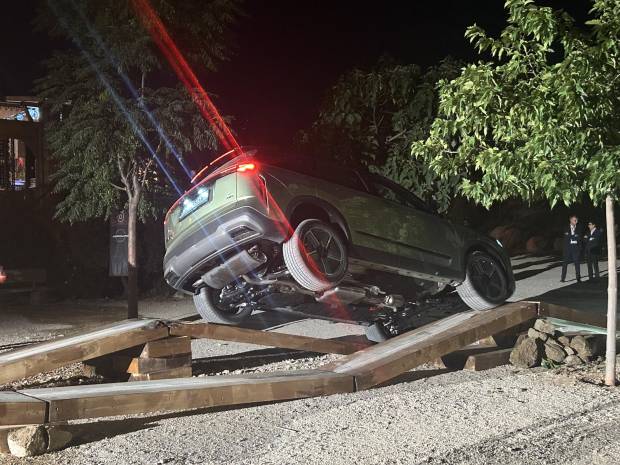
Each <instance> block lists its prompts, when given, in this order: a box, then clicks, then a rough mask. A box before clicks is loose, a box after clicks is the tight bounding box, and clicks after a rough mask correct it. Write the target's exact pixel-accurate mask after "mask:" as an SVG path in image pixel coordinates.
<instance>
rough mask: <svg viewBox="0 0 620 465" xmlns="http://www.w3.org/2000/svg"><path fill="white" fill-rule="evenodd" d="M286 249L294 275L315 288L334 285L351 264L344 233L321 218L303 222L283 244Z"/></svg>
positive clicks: (302, 282) (317, 290) (302, 283)
mask: <svg viewBox="0 0 620 465" xmlns="http://www.w3.org/2000/svg"><path fill="white" fill-rule="evenodd" d="M282 251H283V255H284V263H285V264H286V267H287V268H288V270H289V272H290V273H291V276H293V278H294V279H295V281H297V282H298V283H299V284H300V285H301V286H302V287H304V288H306V289H309V290H311V291H314V292H321V291H324V290H326V289H329V288H332V287H334V286H335V285H336V284H338V283H339V282H340V281H341V280H342V278H344V275H345V273H346V272H347V268H348V266H349V263H348V259H347V247H346V244H345V242H344V240H343V239H342V237H341V235H340V234H339V233H338V232H337V231H336V230H335V229H334V228H333V227H332V226H330V225H328V224H326V223H324V222H322V221H320V220H305V221H302V222H301V223H299V226H297V228H296V229H295V232H294V233H293V236H292V237H291V238H290V239H289V240H288V241H286V242H285V243H284V244H283V245H282Z"/></svg>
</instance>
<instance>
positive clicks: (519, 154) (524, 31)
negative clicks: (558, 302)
mask: <svg viewBox="0 0 620 465" xmlns="http://www.w3.org/2000/svg"><path fill="white" fill-rule="evenodd" d="M506 9H507V12H508V23H507V26H506V28H505V29H504V30H503V31H502V32H501V34H500V36H499V37H497V38H493V37H490V36H489V35H488V34H486V33H485V31H484V30H482V29H481V28H480V27H478V26H475V25H474V26H472V27H470V28H468V29H467V31H466V33H465V36H466V37H467V38H468V39H469V40H470V41H471V42H472V43H473V44H474V45H475V47H476V48H477V49H478V51H479V52H480V53H481V54H483V55H484V56H486V57H489V61H481V62H478V63H476V64H471V65H469V66H467V67H466V68H465V69H464V70H463V71H462V73H461V74H460V76H458V77H457V78H456V79H454V80H452V81H450V82H448V81H444V82H443V83H442V84H441V86H440V104H439V114H438V117H437V118H436V119H435V121H434V122H433V124H432V127H431V130H430V135H429V136H428V137H427V138H426V139H424V140H417V141H414V142H413V145H412V153H413V155H414V156H415V158H416V159H417V160H419V161H422V162H423V163H426V164H428V166H429V167H430V168H431V169H432V170H433V171H434V172H435V173H436V174H437V175H438V176H440V177H441V178H443V179H457V182H456V184H455V188H456V189H457V191H458V192H460V193H462V194H464V195H465V196H467V197H468V198H470V199H473V200H474V201H476V202H478V203H480V204H482V205H484V206H486V207H487V208H488V207H490V205H491V204H492V203H493V202H497V201H501V200H505V199H509V198H521V199H524V200H526V201H533V200H538V199H547V200H548V201H549V202H550V204H551V205H554V204H556V203H557V202H563V203H565V204H566V205H570V204H572V203H574V202H576V201H578V200H579V199H581V198H583V196H589V197H590V198H591V199H592V201H593V202H594V203H595V204H600V203H602V202H604V201H605V202H606V204H607V215H608V217H607V229H608V231H607V234H608V247H609V260H610V262H609V263H610V265H609V268H610V269H609V291H608V292H609V306H608V322H609V326H608V336H607V337H608V344H607V349H608V358H607V362H608V365H607V377H606V380H607V382H608V383H609V384H611V383H613V382H614V376H615V322H616V320H615V307H616V299H617V295H616V287H617V286H616V271H615V268H616V267H615V263H616V262H615V237H614V231H613V224H614V221H613V208H611V206H612V202H613V199H614V198H615V197H616V196H617V193H618V187H619V186H620V145H619V143H620V137H619V132H618V130H619V129H620V105H619V103H620V102H619V101H618V98H619V96H620V92H619V91H620V81H619V80H618V76H619V75H620V1H618V0H596V1H594V2H593V8H592V10H591V14H592V20H590V21H588V22H587V23H586V25H577V24H576V23H575V21H574V19H573V18H572V17H571V16H570V15H568V14H567V13H565V12H563V11H557V10H553V9H552V8H549V7H542V6H538V5H536V4H535V3H534V2H533V0H508V1H507V2H506Z"/></svg>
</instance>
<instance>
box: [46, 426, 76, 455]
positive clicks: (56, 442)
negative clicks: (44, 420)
mask: <svg viewBox="0 0 620 465" xmlns="http://www.w3.org/2000/svg"><path fill="white" fill-rule="evenodd" d="M47 438H48V441H47V451H48V452H53V451H56V450H60V449H64V448H65V447H67V445H68V444H69V443H70V442H71V441H72V440H73V434H71V432H70V431H67V430H66V429H64V428H62V427H60V426H48V427H47Z"/></svg>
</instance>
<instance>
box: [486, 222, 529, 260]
mask: <svg viewBox="0 0 620 465" xmlns="http://www.w3.org/2000/svg"><path fill="white" fill-rule="evenodd" d="M489 235H490V236H491V237H492V238H494V239H498V240H499V241H500V242H501V243H502V246H503V247H504V249H506V250H507V251H508V253H515V252H518V251H520V250H523V248H524V244H523V239H522V235H523V234H522V233H521V230H520V229H518V228H515V227H512V226H498V227H496V228H495V229H493V230H492V231H491V232H490V233H489Z"/></svg>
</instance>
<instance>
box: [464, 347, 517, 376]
mask: <svg viewBox="0 0 620 465" xmlns="http://www.w3.org/2000/svg"><path fill="white" fill-rule="evenodd" d="M511 352H512V349H500V350H492V351H490V352H481V353H478V354H472V355H470V356H469V357H467V361H466V362H465V369H466V370H472V371H482V370H490V369H491V368H495V367H498V366H501V365H507V364H508V363H509V362H510V353H511Z"/></svg>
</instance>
